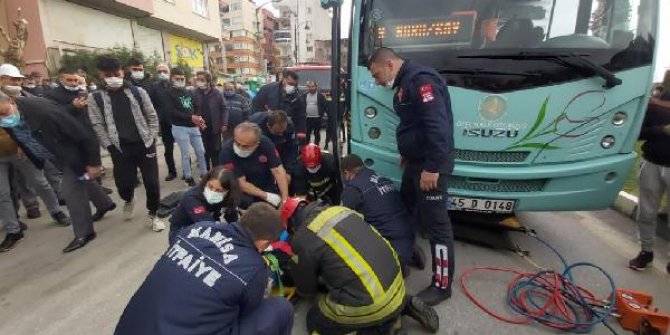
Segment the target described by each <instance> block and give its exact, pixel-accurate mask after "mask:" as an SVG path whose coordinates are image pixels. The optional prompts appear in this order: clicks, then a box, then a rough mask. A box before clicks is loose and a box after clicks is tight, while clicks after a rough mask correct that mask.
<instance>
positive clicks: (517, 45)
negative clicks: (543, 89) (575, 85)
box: [359, 0, 658, 92]
mask: <svg viewBox="0 0 670 335" xmlns="http://www.w3.org/2000/svg"><path fill="white" fill-rule="evenodd" d="M656 3H657V2H656V1H653V0H560V1H558V0H446V1H445V0H423V1H420V2H416V1H415V2H412V1H405V0H366V1H363V2H362V15H363V17H362V18H361V19H362V23H363V25H362V27H361V36H360V37H361V39H360V49H361V52H360V59H359V64H360V65H365V63H367V59H368V57H369V55H370V54H371V52H372V51H373V50H374V49H375V48H377V47H381V46H384V47H390V48H393V49H394V50H396V52H398V53H400V54H401V55H402V56H405V57H406V58H409V59H414V60H417V61H419V62H421V63H423V64H426V65H429V66H432V67H435V68H437V69H438V70H439V71H441V72H442V73H444V74H445V75H446V76H447V78H448V80H449V84H450V85H455V86H461V87H469V88H477V89H481V90H485V91H497V92H501V91H509V90H517V89H521V88H530V87H537V86H543V85H550V84H556V83H560V82H565V81H570V80H574V79H578V78H584V77H590V76H593V75H597V74H598V73H602V71H600V72H597V71H594V68H596V67H597V68H600V69H603V68H604V69H606V70H607V71H621V70H626V69H630V68H634V67H639V66H646V65H650V64H651V62H652V59H653V50H654V35H653V32H654V31H656V26H655V25H656V20H655V15H656V14H655V13H657V10H658V8H656ZM527 54H532V55H533V57H524V55H527ZM538 54H541V55H543V56H544V57H537V55H538ZM552 55H557V57H546V56H552ZM501 56H502V57H501ZM566 56H569V57H579V58H582V59H583V60H584V62H581V60H580V64H585V63H589V64H592V65H593V66H590V69H589V68H584V67H580V66H567V68H568V71H566V64H567V65H570V64H568V63H565V62H562V61H556V59H559V58H564V57H566ZM572 65H574V62H573V63H572ZM594 66H595V67H594Z"/></svg>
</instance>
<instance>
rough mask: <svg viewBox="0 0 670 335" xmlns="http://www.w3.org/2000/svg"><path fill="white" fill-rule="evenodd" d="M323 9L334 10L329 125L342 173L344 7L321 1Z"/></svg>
mask: <svg viewBox="0 0 670 335" xmlns="http://www.w3.org/2000/svg"><path fill="white" fill-rule="evenodd" d="M321 7H323V8H324V9H328V8H332V9H333V20H332V22H331V23H332V28H331V29H332V30H331V49H332V54H331V59H330V64H331V72H330V87H331V91H330V92H331V97H332V99H331V106H330V110H331V111H332V112H331V115H332V116H334V117H330V116H329V117H328V123H329V124H330V127H331V128H330V129H331V130H334V131H335V134H333V136H334V138H335V143H334V145H333V156H335V167H336V169H337V171H340V156H341V153H340V139H339V136H338V135H339V133H340V131H339V127H340V109H341V108H342V106H341V104H340V67H341V66H340V35H341V32H340V9H341V7H342V0H321Z"/></svg>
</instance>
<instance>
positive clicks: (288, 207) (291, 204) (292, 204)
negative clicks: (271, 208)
mask: <svg viewBox="0 0 670 335" xmlns="http://www.w3.org/2000/svg"><path fill="white" fill-rule="evenodd" d="M301 202H305V200H303V199H300V198H288V199H286V201H285V202H284V205H283V206H282V207H281V210H280V212H279V215H280V216H281V222H282V224H283V225H284V228H287V226H288V220H289V219H290V218H291V216H293V214H294V213H295V210H296V209H298V206H300V203H301Z"/></svg>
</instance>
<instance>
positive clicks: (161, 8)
mask: <svg viewBox="0 0 670 335" xmlns="http://www.w3.org/2000/svg"><path fill="white" fill-rule="evenodd" d="M153 5H154V14H153V17H154V18H157V19H160V20H163V21H166V22H172V23H174V24H176V25H180V26H183V27H186V28H188V29H191V30H195V31H197V32H199V33H201V34H205V35H207V36H209V37H211V38H215V39H218V38H220V37H221V20H220V16H219V2H218V1H216V0H208V1H207V5H208V12H209V13H208V14H209V15H208V17H202V16H200V15H197V14H195V13H194V12H193V0H175V1H174V4H172V3H169V2H167V1H165V0H154V3H153Z"/></svg>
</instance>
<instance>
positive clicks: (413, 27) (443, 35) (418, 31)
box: [377, 11, 477, 46]
mask: <svg viewBox="0 0 670 335" xmlns="http://www.w3.org/2000/svg"><path fill="white" fill-rule="evenodd" d="M476 16H477V12H475V11H467V12H454V13H452V14H451V15H450V16H447V17H442V18H431V19H418V20H417V19H413V20H393V21H391V20H389V21H385V22H384V23H383V25H382V26H379V27H377V38H378V39H380V40H382V41H383V42H384V45H387V46H392V45H406V44H407V43H408V42H409V43H411V44H414V45H416V44H460V43H470V42H471V40H472V34H473V31H474V25H475V19H476Z"/></svg>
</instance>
